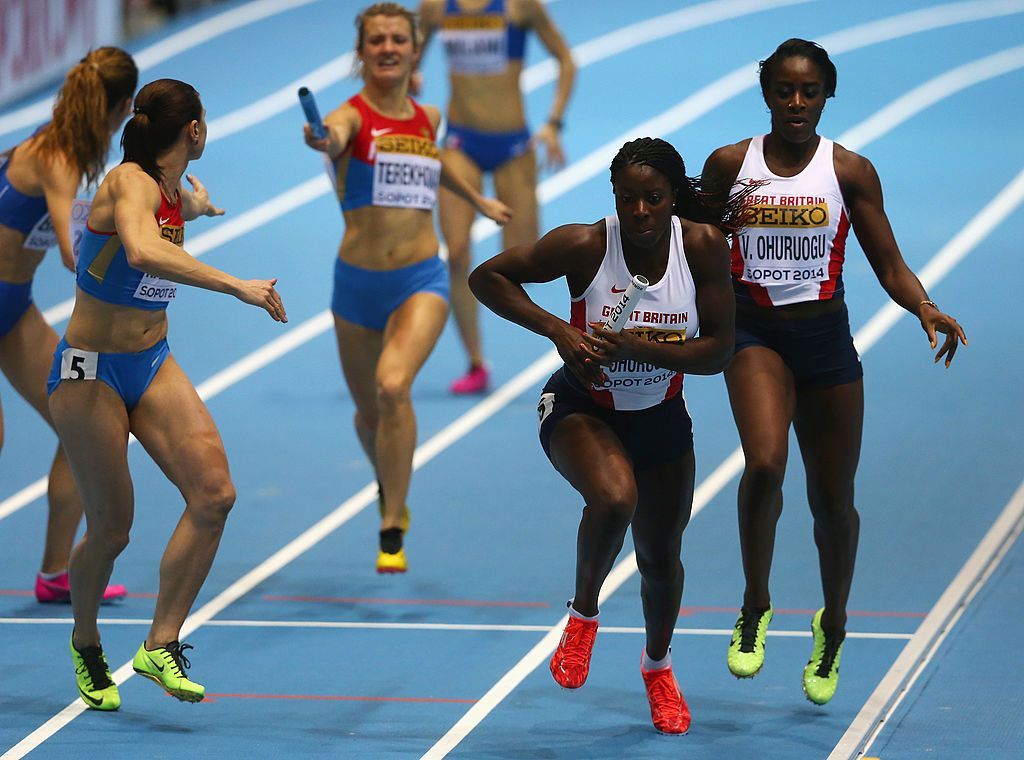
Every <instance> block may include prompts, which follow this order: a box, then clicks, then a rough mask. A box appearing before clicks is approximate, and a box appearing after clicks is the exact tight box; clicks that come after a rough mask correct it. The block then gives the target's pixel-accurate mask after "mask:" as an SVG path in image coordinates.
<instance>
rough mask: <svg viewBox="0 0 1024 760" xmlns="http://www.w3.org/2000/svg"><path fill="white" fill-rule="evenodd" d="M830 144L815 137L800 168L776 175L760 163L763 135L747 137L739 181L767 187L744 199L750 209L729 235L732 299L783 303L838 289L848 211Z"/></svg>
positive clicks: (839, 291)
mask: <svg viewBox="0 0 1024 760" xmlns="http://www.w3.org/2000/svg"><path fill="white" fill-rule="evenodd" d="M833 145H834V143H833V142H832V141H831V140H829V139H827V138H824V137H822V138H820V140H819V142H818V149H817V150H816V151H815V153H814V156H813V157H812V158H811V161H810V163H809V164H807V167H806V168H805V169H804V170H803V171H802V172H800V173H799V174H797V175H796V176H795V177H780V176H778V175H777V174H773V173H772V171H771V170H770V169H769V168H768V165H767V164H766V163H765V160H764V136H763V135H762V136H759V137H753V138H751V140H750V145H749V146H748V147H747V153H746V155H745V156H744V157H743V165H742V166H741V167H740V170H739V173H738V174H737V175H736V176H737V180H736V184H737V185H741V186H742V185H746V184H747V183H749V182H764V185H763V186H761V187H758V189H757V190H756V191H755V192H754V193H752V194H751V195H750V196H748V197H747V198H746V206H747V208H748V209H749V210H750V211H752V213H751V214H750V216H749V218H748V221H747V225H746V227H744V228H743V230H741V231H740V232H739V233H738V234H737V235H734V236H733V239H732V275H733V283H734V286H735V289H736V299H737V301H739V302H746V303H751V302H753V303H756V304H758V305H759V306H782V305H785V304H791V303H800V302H803V301H827V300H829V299H831V298H833V297H835V296H837V295H842V293H843V260H844V258H845V256H846V238H847V235H848V234H849V231H850V214H849V210H848V209H847V208H846V204H845V202H844V201H843V194H842V191H841V190H840V189H839V180H838V179H837V178H836V169H835V164H834V163H833V158H832V153H833Z"/></svg>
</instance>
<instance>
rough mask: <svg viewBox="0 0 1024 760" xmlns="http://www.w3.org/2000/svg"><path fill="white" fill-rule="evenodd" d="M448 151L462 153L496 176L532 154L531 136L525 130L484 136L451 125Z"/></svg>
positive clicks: (446, 144) (481, 168)
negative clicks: (504, 166)
mask: <svg viewBox="0 0 1024 760" xmlns="http://www.w3.org/2000/svg"><path fill="white" fill-rule="evenodd" d="M444 147H446V148H454V149H456V150H460V151H462V152H463V153H465V154H466V155H467V156H469V158H471V159H472V160H473V163H475V164H476V165H477V166H479V167H480V170H481V171H485V172H493V171H494V170H495V169H497V168H499V167H501V166H502V165H503V164H506V163H508V162H509V161H511V160H512V159H513V158H518V157H519V156H521V155H523V154H524V153H526V152H527V151H528V150H530V133H529V131H528V130H527V129H526V128H525V127H524V128H523V129H520V130H516V131H514V132H480V131H478V130H475V129H469V128H468V127H463V126H459V125H458V124H449V125H448V134H447V135H446V136H445V139H444Z"/></svg>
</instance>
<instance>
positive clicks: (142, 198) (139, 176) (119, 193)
mask: <svg viewBox="0 0 1024 760" xmlns="http://www.w3.org/2000/svg"><path fill="white" fill-rule="evenodd" d="M104 191H105V194H107V197H109V198H110V199H111V200H114V201H120V200H123V199H132V200H138V201H139V202H141V203H143V204H145V205H147V206H152V207H153V210H154V211H155V210H156V209H158V208H160V186H159V185H158V184H157V182H156V180H155V179H153V178H152V177H150V176H149V175H148V174H146V172H144V171H143V170H142V167H141V166H139V165H138V164H134V163H126V164H119V165H118V166H115V167H114V168H113V169H111V170H110V173H109V174H107V176H106V179H104V180H103V184H102V185H100V189H99V191H97V193H96V196H97V199H99V198H100V194H101V193H104Z"/></svg>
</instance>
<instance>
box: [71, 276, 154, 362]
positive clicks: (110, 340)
mask: <svg viewBox="0 0 1024 760" xmlns="http://www.w3.org/2000/svg"><path fill="white" fill-rule="evenodd" d="M65 336H66V338H67V341H68V344H69V345H71V346H74V347H75V348H81V349H82V350H84V351H102V352H104V353H110V354H133V353H137V352H139V351H145V350H146V349H147V348H149V347H151V346H152V345H154V344H155V343H156V342H157V341H159V340H160V339H161V338H165V337H167V312H166V311H165V310H163V309H160V310H157V311H148V310H146V309H136V308H134V307H132V306H120V305H118V304H112V303H107V302H106V301H101V300H99V299H98V298H94V297H93V296H91V295H89V294H88V293H86V292H85V291H83V290H82V289H81V288H78V289H76V291H75V310H74V311H73V312H72V313H71V321H70V322H68V329H67V332H66V333H65Z"/></svg>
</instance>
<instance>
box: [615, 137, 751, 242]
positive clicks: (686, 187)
mask: <svg viewBox="0 0 1024 760" xmlns="http://www.w3.org/2000/svg"><path fill="white" fill-rule="evenodd" d="M629 165H641V166H649V167H651V168H652V169H655V170H656V171H658V172H659V173H660V174H662V175H663V176H664V177H665V179H667V180H668V183H669V185H670V186H671V187H672V192H674V193H675V194H676V204H675V209H674V211H675V215H676V216H678V217H680V218H686V219H690V220H692V221H695V222H701V223H704V224H712V225H714V226H716V227H718V228H719V229H720V230H721V231H722V232H723V233H725V234H727V235H728V234H732V233H735V232H738V231H739V230H740V229H742V228H743V226H744V224H745V219H746V214H745V212H744V210H743V208H744V205H743V201H744V199H745V198H746V196H747V195H748V194H749V193H750V192H752V190H754V189H756V188H748V189H747V190H744V191H743V192H740V193H737V194H736V195H734V196H732V197H731V198H728V199H726V200H724V201H716V200H715V199H714V197H713V196H712V195H711V194H710V193H706V192H704V191H702V190H701V185H700V178H699V177H690V176H688V175H687V174H686V164H685V163H684V162H683V157H682V156H680V155H679V151H677V150H676V149H675V148H674V147H673V146H672V144H671V143H669V142H666V141H665V140H662V139H661V138H660V137H640V138H637V139H636V140H630V141H629V142H627V143H626V144H625V145H623V146H622V147H621V148H620V149H619V152H618V153H617V154H615V158H613V159H612V163H611V167H610V168H611V181H612V184H613V185H614V184H615V178H616V177H617V176H618V174H619V172H620V171H621V170H622V169H623V168H624V167H626V166H629Z"/></svg>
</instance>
